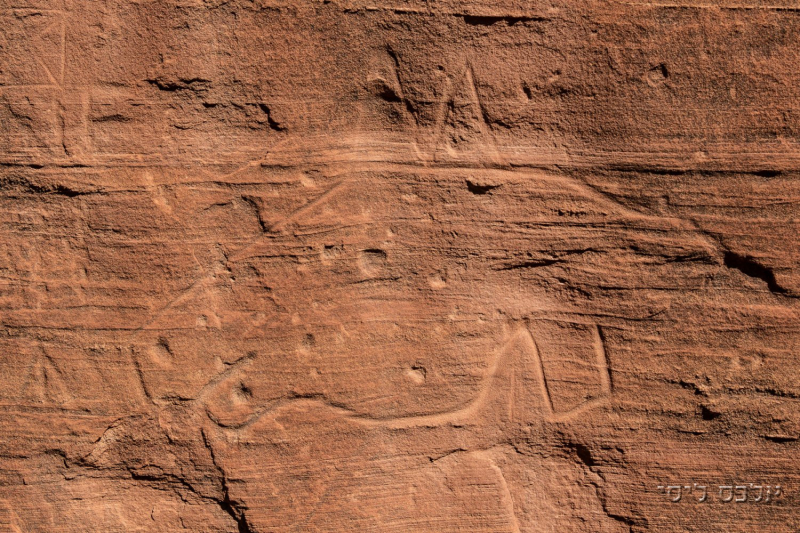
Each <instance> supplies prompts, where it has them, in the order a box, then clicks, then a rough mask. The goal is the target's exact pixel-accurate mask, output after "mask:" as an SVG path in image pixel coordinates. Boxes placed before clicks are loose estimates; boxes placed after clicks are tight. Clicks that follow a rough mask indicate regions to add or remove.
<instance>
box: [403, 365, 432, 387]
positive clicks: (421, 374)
mask: <svg viewBox="0 0 800 533" xmlns="http://www.w3.org/2000/svg"><path fill="white" fill-rule="evenodd" d="M406 375H407V376H408V377H409V379H411V381H413V382H414V383H416V384H418V385H419V384H422V383H424V382H425V379H426V378H427V376H428V371H427V370H426V369H425V367H424V366H422V365H413V366H412V367H411V368H409V369H408V370H407V371H406Z"/></svg>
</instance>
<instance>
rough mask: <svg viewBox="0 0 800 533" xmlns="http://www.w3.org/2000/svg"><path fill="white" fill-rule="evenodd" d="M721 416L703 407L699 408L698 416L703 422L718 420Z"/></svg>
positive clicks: (717, 412)
mask: <svg viewBox="0 0 800 533" xmlns="http://www.w3.org/2000/svg"><path fill="white" fill-rule="evenodd" d="M721 415H722V413H720V412H719V411H714V410H713V409H709V408H708V407H706V406H705V405H701V406H700V416H702V417H703V420H714V419H715V418H719V417H720V416H721Z"/></svg>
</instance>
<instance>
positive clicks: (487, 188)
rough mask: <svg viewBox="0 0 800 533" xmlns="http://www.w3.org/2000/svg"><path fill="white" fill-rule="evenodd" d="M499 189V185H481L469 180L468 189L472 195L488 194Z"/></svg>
mask: <svg viewBox="0 0 800 533" xmlns="http://www.w3.org/2000/svg"><path fill="white" fill-rule="evenodd" d="M498 187H499V185H489V184H481V183H475V182H473V181H470V180H467V189H468V190H469V192H471V193H472V194H488V193H489V192H491V191H492V190H493V189H496V188H498Z"/></svg>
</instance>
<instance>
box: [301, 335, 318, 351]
mask: <svg viewBox="0 0 800 533" xmlns="http://www.w3.org/2000/svg"><path fill="white" fill-rule="evenodd" d="M316 344H317V339H315V338H314V335H313V334H312V333H306V334H305V336H304V337H303V347H304V348H313V347H314V346H316Z"/></svg>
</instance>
